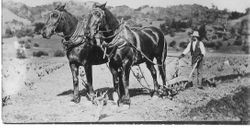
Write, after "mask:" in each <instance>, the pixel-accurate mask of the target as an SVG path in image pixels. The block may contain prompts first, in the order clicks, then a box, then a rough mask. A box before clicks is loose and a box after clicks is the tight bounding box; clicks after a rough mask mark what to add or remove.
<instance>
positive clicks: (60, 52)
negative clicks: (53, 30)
mask: <svg viewBox="0 0 250 129" xmlns="http://www.w3.org/2000/svg"><path fill="white" fill-rule="evenodd" d="M64 56H65V53H64V51H63V50H56V51H55V53H54V57H64Z"/></svg>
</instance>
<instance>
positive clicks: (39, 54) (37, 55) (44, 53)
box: [33, 51, 49, 57]
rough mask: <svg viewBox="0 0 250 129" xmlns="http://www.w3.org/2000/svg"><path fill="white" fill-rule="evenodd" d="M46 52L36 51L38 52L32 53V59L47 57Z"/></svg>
mask: <svg viewBox="0 0 250 129" xmlns="http://www.w3.org/2000/svg"><path fill="white" fill-rule="evenodd" d="M48 55H49V54H48V52H45V51H38V52H33V56H34V57H41V56H48Z"/></svg>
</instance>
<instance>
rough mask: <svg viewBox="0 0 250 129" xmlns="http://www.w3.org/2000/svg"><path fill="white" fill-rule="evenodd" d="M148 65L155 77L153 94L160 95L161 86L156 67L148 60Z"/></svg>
mask: <svg viewBox="0 0 250 129" xmlns="http://www.w3.org/2000/svg"><path fill="white" fill-rule="evenodd" d="M146 66H147V68H148V69H149V71H150V73H151V75H152V78H153V82H154V94H153V96H155V95H156V96H158V89H159V86H158V82H157V73H156V69H155V67H154V65H153V64H152V63H150V62H146Z"/></svg>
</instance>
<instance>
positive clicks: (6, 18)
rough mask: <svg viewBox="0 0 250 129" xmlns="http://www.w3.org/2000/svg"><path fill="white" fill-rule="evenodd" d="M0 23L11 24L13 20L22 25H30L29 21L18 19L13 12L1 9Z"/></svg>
mask: <svg viewBox="0 0 250 129" xmlns="http://www.w3.org/2000/svg"><path fill="white" fill-rule="evenodd" d="M2 14H3V15H2V22H3V23H6V22H11V21H13V20H17V21H19V22H22V23H24V24H30V21H29V20H27V19H25V18H22V17H19V16H18V15H16V14H14V13H13V12H11V11H10V10H8V9H6V8H2Z"/></svg>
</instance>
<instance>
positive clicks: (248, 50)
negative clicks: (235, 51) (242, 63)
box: [241, 45, 250, 54]
mask: <svg viewBox="0 0 250 129" xmlns="http://www.w3.org/2000/svg"><path fill="white" fill-rule="evenodd" d="M241 50H243V51H244V52H245V54H249V53H250V49H249V46H248V45H247V46H243V47H242V49H241Z"/></svg>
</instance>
